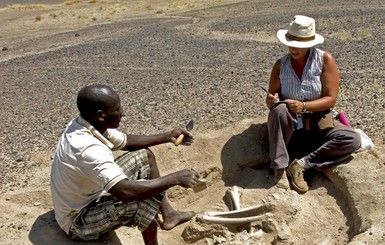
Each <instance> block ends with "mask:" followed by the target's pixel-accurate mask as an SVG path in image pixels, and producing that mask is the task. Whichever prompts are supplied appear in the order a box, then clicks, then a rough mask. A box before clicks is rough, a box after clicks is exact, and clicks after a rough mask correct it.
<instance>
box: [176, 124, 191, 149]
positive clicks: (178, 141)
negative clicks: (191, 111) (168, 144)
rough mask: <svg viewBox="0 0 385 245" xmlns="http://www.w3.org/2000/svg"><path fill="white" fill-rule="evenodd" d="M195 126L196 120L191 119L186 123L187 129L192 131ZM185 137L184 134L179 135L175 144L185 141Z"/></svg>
mask: <svg viewBox="0 0 385 245" xmlns="http://www.w3.org/2000/svg"><path fill="white" fill-rule="evenodd" d="M193 128H194V120H193V119H191V120H190V121H189V122H188V123H187V125H186V130H187V131H191V130H192V129H193ZM183 138H184V134H181V135H179V137H178V138H177V139H176V140H175V142H174V145H175V146H178V145H179V144H180V143H181V142H182V141H183Z"/></svg>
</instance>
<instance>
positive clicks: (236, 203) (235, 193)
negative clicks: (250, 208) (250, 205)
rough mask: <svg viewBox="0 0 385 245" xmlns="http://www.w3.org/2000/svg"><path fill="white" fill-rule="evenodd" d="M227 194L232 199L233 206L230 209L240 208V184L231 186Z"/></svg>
mask: <svg viewBox="0 0 385 245" xmlns="http://www.w3.org/2000/svg"><path fill="white" fill-rule="evenodd" d="M226 196H228V197H229V198H230V201H231V207H230V210H238V209H240V208H241V203H240V196H241V194H240V192H239V188H238V186H236V185H234V186H233V187H230V188H229V189H228V190H227V191H226Z"/></svg>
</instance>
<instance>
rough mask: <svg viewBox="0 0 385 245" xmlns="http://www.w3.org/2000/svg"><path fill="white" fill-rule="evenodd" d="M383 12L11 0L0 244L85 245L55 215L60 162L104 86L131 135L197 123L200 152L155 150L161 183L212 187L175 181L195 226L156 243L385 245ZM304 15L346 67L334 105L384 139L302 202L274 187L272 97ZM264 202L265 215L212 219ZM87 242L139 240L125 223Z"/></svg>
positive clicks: (3, 53) (5, 14)
mask: <svg viewBox="0 0 385 245" xmlns="http://www.w3.org/2000/svg"><path fill="white" fill-rule="evenodd" d="M384 11H385V3H384V2H383V1H382V0H374V1H364V0H362V1H360V0H356V1H343V0H336V1H332V2H331V1H326V0H320V1H302V0H300V1H294V0H289V1H278V0H266V1H263V0H254V1H234V0H233V1H231V0H214V1H209V0H195V1H193V0H189V1H188V0H181V1H171V0H164V1H162V0H148V1H144V0H143V1H133V0H125V1H123V0H66V1H62V0H3V1H1V3H0V23H2V24H1V25H2V27H1V35H0V77H1V84H0V87H1V95H2V96H1V98H2V103H3V104H2V109H1V112H2V117H1V118H0V176H1V177H0V208H1V210H2V214H1V216H0V237H1V242H0V243H1V244H6V245H8V244H9V245H10V244H12V245H13V244H36V245H40V244H47V245H48V244H79V243H80V242H74V241H70V240H68V239H67V238H66V237H65V235H64V233H63V232H62V231H61V230H60V229H59V227H58V225H57V224H56V221H55V220H54V216H53V209H52V201H51V195H50V188H49V175H50V165H51V161H52V155H53V152H54V150H55V147H56V143H57V140H58V137H59V136H60V134H61V132H62V131H63V129H64V127H65V126H66V124H67V123H68V122H69V121H70V120H71V119H72V118H73V117H75V116H76V115H77V109H76V104H75V99H76V94H77V91H78V90H79V89H80V88H81V87H83V86H84V85H87V84H92V83H105V84H108V85H110V86H112V87H113V88H115V89H116V90H117V91H118V92H119V94H120V95H121V99H122V105H123V107H124V110H125V115H126V116H125V117H124V118H123V120H122V122H121V129H122V130H124V131H126V132H129V133H135V134H151V133H159V132H163V131H165V130H170V129H172V128H174V127H178V126H184V125H185V123H186V122H187V121H188V120H189V119H190V118H194V119H195V122H196V123H195V124H196V126H195V128H194V129H193V131H192V133H193V135H194V136H195V141H194V144H193V145H191V146H188V147H187V146H178V147H176V146H174V145H172V144H166V145H161V146H157V147H154V148H153V149H152V150H153V151H154V152H155V153H156V156H157V159H158V162H159V166H160V168H161V172H162V174H167V173H171V172H173V171H175V170H179V169H182V168H194V169H196V170H198V171H199V172H200V174H201V176H202V177H204V178H205V179H206V182H207V185H208V187H207V189H205V190H203V191H201V192H194V191H193V190H191V189H183V188H179V187H174V188H172V189H171V190H170V191H169V192H168V196H169V198H170V200H171V202H172V203H173V205H174V206H175V207H176V208H177V209H180V210H194V211H196V212H197V216H196V217H195V218H193V220H191V222H187V223H185V224H183V225H181V226H179V227H177V228H176V229H174V230H172V231H163V230H160V231H159V242H160V244H165V245H169V244H171V245H175V244H176V245H178V244H196V245H200V244H202V245H203V244H384V243H385V232H384V230H385V229H384V228H385V227H384V226H385V223H384V220H385V211H384V210H385V183H384V179H385V174H384V164H385V151H384V150H385V147H384V143H385V120H384V117H385V96H384V95H385V69H384V65H383V59H384V58H383V57H385V41H384V38H383V36H384V33H385V26H384V23H385V15H384V14H383V13H384ZM296 14H303V15H308V16H311V17H313V18H315V19H316V24H317V27H316V28H317V32H318V33H320V34H321V35H323V36H324V37H325V43H324V44H323V45H320V46H319V47H320V48H321V49H324V50H328V51H330V52H331V53H332V54H333V55H334V57H335V59H336V61H337V64H338V67H339V70H340V77H341V80H340V94H339V98H338V102H337V105H336V109H337V110H338V111H343V112H345V113H346V115H347V116H348V119H349V121H350V124H351V125H352V127H354V128H357V129H361V130H363V131H364V132H365V133H366V134H367V135H368V136H369V137H370V138H371V139H372V140H373V142H374V145H375V147H374V148H373V149H372V150H369V151H362V152H357V153H355V154H354V155H353V157H352V159H349V161H346V162H344V163H341V164H340V165H337V166H335V167H332V168H330V169H327V170H325V171H323V172H316V171H310V172H309V173H308V175H307V176H306V177H307V180H308V182H309V184H310V190H309V191H308V192H307V193H306V194H303V195H300V194H298V193H297V192H295V191H294V190H287V191H284V190H280V189H277V188H275V187H274V184H273V178H272V173H271V172H270V170H269V168H268V163H269V159H268V155H267V152H268V139H267V128H266V117H267V113H268V110H267V108H266V106H265V103H264V92H263V91H262V90H260V89H259V86H267V83H268V78H269V74H270V70H271V67H272V65H273V63H274V61H275V60H276V59H277V58H278V57H279V56H280V55H282V54H284V53H285V52H286V47H284V46H283V45H281V44H280V43H279V42H278V41H277V39H276V37H275V34H276V32H277V30H278V29H285V28H286V27H287V24H288V22H289V20H291V19H292V17H293V16H294V15H296ZM234 186H236V187H237V188H239V193H240V205H241V208H247V207H251V206H255V205H257V206H261V207H262V208H260V209H259V210H258V212H259V213H257V215H263V214H268V216H269V217H268V218H266V217H265V218H263V219H262V220H259V221H255V222H252V223H244V224H238V225H228V224H227V225H224V224H216V223H210V222H207V221H205V220H204V219H203V215H205V214H207V212H209V211H229V210H231V209H232V208H233V207H232V205H231V204H230V203H231V202H230V200H231V199H230V198H229V195H228V193H229V190H231V189H234ZM90 244H142V241H141V236H140V233H139V231H137V230H136V229H134V228H127V227H123V228H120V229H118V230H116V231H115V232H111V233H110V234H108V235H107V236H105V237H103V239H101V240H100V241H97V242H92V243H90Z"/></svg>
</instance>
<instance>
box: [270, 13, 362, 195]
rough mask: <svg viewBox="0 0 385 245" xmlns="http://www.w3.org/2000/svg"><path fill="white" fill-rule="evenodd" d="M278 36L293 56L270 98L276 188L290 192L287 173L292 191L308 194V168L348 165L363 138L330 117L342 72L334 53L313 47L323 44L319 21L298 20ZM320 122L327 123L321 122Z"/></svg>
mask: <svg viewBox="0 0 385 245" xmlns="http://www.w3.org/2000/svg"><path fill="white" fill-rule="evenodd" d="M277 37H278V39H279V41H280V42H282V43H283V44H285V45H286V46H288V49H289V52H288V53H287V54H285V55H284V56H282V57H280V58H279V59H278V60H277V61H276V62H275V64H274V66H273V69H272V72H271V75H270V81H269V93H268V95H267V97H266V105H267V107H268V108H269V109H270V112H269V116H268V131H269V141H270V152H269V155H270V159H271V163H270V167H271V168H272V169H274V173H275V175H274V181H275V183H276V186H277V187H279V188H284V189H288V188H289V181H288V178H287V176H286V174H287V175H289V177H291V181H292V186H293V188H294V189H295V190H296V191H297V192H300V193H305V192H307V191H308V189H309V187H308V184H307V182H306V181H305V180H304V176H303V173H304V170H305V169H308V168H322V167H326V166H330V165H332V164H336V163H339V162H341V161H344V160H346V159H347V158H349V157H350V155H351V154H352V153H353V152H355V151H356V150H357V149H358V148H359V147H360V144H361V139H360V136H359V135H358V134H357V133H356V132H355V131H354V130H353V129H351V128H348V127H346V126H345V125H343V124H341V123H340V122H338V121H337V120H334V119H333V117H332V115H331V109H332V108H333V107H334V105H335V103H336V100H337V95H338V90H339V72H338V69H337V65H336V63H335V60H334V58H333V56H332V55H331V54H330V53H328V52H325V51H322V50H320V49H316V48H314V46H315V45H317V44H321V43H323V41H324V38H323V37H322V36H321V35H319V34H317V33H316V32H315V21H314V19H312V18H310V17H307V16H301V15H297V16H295V17H294V20H293V21H292V22H291V23H290V25H289V28H288V30H279V31H278V32H277ZM328 112H330V113H328ZM321 117H323V118H324V120H321V121H319V120H318V119H319V118H321ZM304 119H305V120H304ZM326 119H330V120H329V121H327V120H326ZM324 122H326V125H327V126H326V127H324V126H322V125H323V123H324ZM304 123H305V124H304ZM304 125H305V126H306V127H305V128H306V129H305V128H304ZM318 125H320V127H318ZM310 126H311V127H310ZM291 161H292V162H291ZM290 162H291V164H290V165H289V163H290ZM287 167H288V168H287ZM286 168H287V170H286Z"/></svg>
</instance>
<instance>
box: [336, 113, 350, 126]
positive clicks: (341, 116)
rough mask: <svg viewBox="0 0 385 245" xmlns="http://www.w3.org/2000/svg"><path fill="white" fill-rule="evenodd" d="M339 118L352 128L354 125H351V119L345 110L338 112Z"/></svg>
mask: <svg viewBox="0 0 385 245" xmlns="http://www.w3.org/2000/svg"><path fill="white" fill-rule="evenodd" d="M338 120H339V121H340V122H341V123H343V124H344V125H346V126H348V127H349V128H351V127H352V126H350V123H349V120H348V119H347V118H346V115H345V113H344V112H342V111H341V112H340V113H338Z"/></svg>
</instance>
